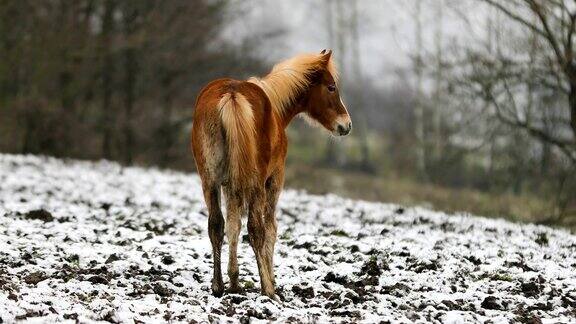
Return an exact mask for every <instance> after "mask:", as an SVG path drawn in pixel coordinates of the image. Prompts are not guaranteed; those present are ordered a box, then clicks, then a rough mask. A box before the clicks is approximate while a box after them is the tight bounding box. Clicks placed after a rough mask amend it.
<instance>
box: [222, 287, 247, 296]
mask: <svg viewBox="0 0 576 324" xmlns="http://www.w3.org/2000/svg"><path fill="white" fill-rule="evenodd" d="M226 293H227V294H237V295H244V289H242V287H240V286H231V287H229V288H228V289H226Z"/></svg>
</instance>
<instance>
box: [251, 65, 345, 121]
mask: <svg viewBox="0 0 576 324" xmlns="http://www.w3.org/2000/svg"><path fill="white" fill-rule="evenodd" d="M324 64H326V62H325V61H324V54H300V55H297V56H295V57H292V58H290V59H288V60H285V61H282V62H280V63H278V64H276V65H274V67H273V68H272V71H271V72H270V73H269V74H268V75H266V76H265V77H263V78H256V77H252V78H250V79H248V82H252V83H254V84H256V85H258V86H259V87H260V88H262V90H264V92H265V93H266V95H267V96H268V99H270V102H271V103H272V109H274V111H276V113H277V114H279V115H283V114H284V112H285V111H286V109H287V108H288V107H289V106H290V105H291V104H293V103H294V100H295V99H296V98H297V97H298V95H299V94H300V93H302V91H304V90H305V89H306V88H308V87H309V86H310V82H311V79H310V76H311V75H312V74H313V73H314V72H315V71H318V70H321V69H323V68H324ZM326 68H327V70H328V72H330V74H331V75H332V77H333V78H334V80H337V79H338V71H337V70H336V66H335V65H334V63H333V61H332V56H330V59H329V60H328V63H327V64H326Z"/></svg>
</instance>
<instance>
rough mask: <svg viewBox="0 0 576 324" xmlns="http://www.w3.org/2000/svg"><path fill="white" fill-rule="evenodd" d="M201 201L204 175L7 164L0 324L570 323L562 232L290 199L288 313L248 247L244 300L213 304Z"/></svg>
mask: <svg viewBox="0 0 576 324" xmlns="http://www.w3.org/2000/svg"><path fill="white" fill-rule="evenodd" d="M201 197H202V194H201V190H200V186H199V179H198V178H197V176H195V175H190V174H181V173H175V172H169V171H159V170H147V169H141V168H123V167H120V166H118V165H117V164H114V163H109V162H98V163H90V162H77V161H62V160H57V159H51V158H42V157H35V156H15V155H0V317H1V319H2V320H3V321H4V322H13V321H14V320H15V319H28V320H32V319H34V320H35V322H38V321H39V322H43V321H45V322H54V321H57V320H65V319H68V320H75V319H78V320H81V321H82V322H91V321H111V322H132V321H131V320H134V321H135V322H137V323H138V322H158V321H163V320H172V321H176V322H177V321H183V322H190V321H192V322H194V321H198V322H200V321H204V320H214V319H226V318H234V319H240V320H246V319H248V318H249V317H252V318H258V319H277V320H292V321H319V322H325V321H328V320H333V321H338V322H341V321H364V322H377V321H379V320H383V321H392V322H410V321H421V322H428V321H435V322H462V321H485V320H488V319H492V320H493V321H511V320H521V321H530V320H538V319H542V321H544V322H570V321H574V320H575V317H574V316H575V314H576V311H575V306H576V292H575V290H576V256H575V254H576V253H575V252H576V237H575V236H573V235H570V234H568V233H567V232H565V231H561V230H553V229H550V228H547V227H541V226H533V225H518V224H512V223H508V222H505V221H502V220H492V219H484V218H479V217H471V216H458V215H453V216H448V215H445V214H442V213H437V212H431V211H428V210H424V209H419V208H415V209H403V208H401V207H399V206H394V205H385V204H375V203H365V202H359V201H351V200H346V199H342V198H338V197H335V196H326V197H322V196H311V195H307V194H305V193H302V192H297V191H292V190H287V191H285V192H284V193H283V195H282V197H281V201H280V204H279V205H280V206H279V211H278V215H277V217H278V221H279V237H280V238H279V241H278V244H277V251H276V252H277V254H276V259H275V263H276V275H277V285H278V293H279V295H280V296H281V299H282V300H283V303H282V304H280V303H277V302H273V301H271V300H269V299H268V298H266V297H262V296H260V295H259V294H258V292H257V289H255V288H252V287H254V286H255V287H258V286H259V281H258V272H257V269H256V265H255V263H256V262H255V260H254V258H253V253H252V251H251V249H250V247H249V245H248V243H246V242H247V241H246V239H244V242H243V243H242V244H241V246H240V251H239V264H240V276H241V279H242V280H243V283H244V285H245V286H246V287H247V293H246V294H245V295H225V296H224V297H223V298H214V297H212V296H211V295H210V293H209V287H210V278H211V275H210V273H211V257H210V245H209V240H208V237H207V231H206V227H207V217H206V209H205V206H204V203H203V201H202V198H201ZM245 233H246V231H245V229H243V234H245ZM224 253H225V254H224V256H226V253H227V246H226V245H225V246H224ZM223 259H224V260H226V257H224V258H223ZM223 269H226V263H225V262H224V264H223ZM225 280H226V279H225Z"/></svg>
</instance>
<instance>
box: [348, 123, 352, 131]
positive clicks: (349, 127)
mask: <svg viewBox="0 0 576 324" xmlns="http://www.w3.org/2000/svg"><path fill="white" fill-rule="evenodd" d="M351 129H352V122H349V123H348V131H350V130H351Z"/></svg>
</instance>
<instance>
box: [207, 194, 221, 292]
mask: <svg viewBox="0 0 576 324" xmlns="http://www.w3.org/2000/svg"><path fill="white" fill-rule="evenodd" d="M202 187H203V191H204V199H205V200H206V205H207V206H208V236H210V243H212V257H213V260H214V276H213V277H212V294H213V295H214V296H216V297H220V296H222V294H223V293H224V282H223V281H222V269H221V261H220V254H221V252H222V241H223V239H224V217H222V211H221V210H220V186H219V185H215V184H206V185H204V184H203V186H202Z"/></svg>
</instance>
